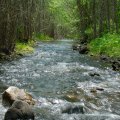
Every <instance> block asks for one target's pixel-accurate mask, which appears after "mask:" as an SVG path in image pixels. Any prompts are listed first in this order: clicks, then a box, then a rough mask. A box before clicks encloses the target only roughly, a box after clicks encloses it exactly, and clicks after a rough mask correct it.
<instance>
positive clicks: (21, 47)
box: [15, 40, 35, 55]
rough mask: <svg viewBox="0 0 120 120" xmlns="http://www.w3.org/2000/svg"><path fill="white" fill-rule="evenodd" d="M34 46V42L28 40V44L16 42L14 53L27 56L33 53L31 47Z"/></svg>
mask: <svg viewBox="0 0 120 120" xmlns="http://www.w3.org/2000/svg"><path fill="white" fill-rule="evenodd" d="M34 45H35V41H33V40H29V42H28V43H23V42H18V41H17V42H16V47H15V52H16V54H22V55H24V54H28V53H32V52H33V51H34V48H33V46H34Z"/></svg>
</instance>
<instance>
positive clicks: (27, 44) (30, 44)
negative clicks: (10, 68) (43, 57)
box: [0, 34, 53, 61]
mask: <svg viewBox="0 0 120 120" xmlns="http://www.w3.org/2000/svg"><path fill="white" fill-rule="evenodd" d="M51 41H53V38H51V37H49V36H48V35H45V34H35V35H34V36H33V39H32V40H28V41H24V40H22V41H20V40H17V41H16V44H15V49H14V51H13V52H12V53H10V54H6V53H0V61H4V60H12V59H16V58H20V57H22V56H25V55H27V54H31V53H33V52H34V47H35V46H36V44H37V43H38V42H51Z"/></svg>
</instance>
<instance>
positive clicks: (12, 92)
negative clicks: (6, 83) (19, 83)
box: [2, 86, 35, 107]
mask: <svg viewBox="0 0 120 120" xmlns="http://www.w3.org/2000/svg"><path fill="white" fill-rule="evenodd" d="M16 100H22V101H25V102H27V103H28V104H30V105H34V104H35V100H34V99H33V97H32V96H31V95H30V94H29V93H27V92H26V91H25V90H24V89H19V88H17V87H14V86H10V87H9V88H8V89H6V90H5V91H4V92H3V94H2V104H3V106H5V107H10V106H11V105H12V104H13V102H14V101H16Z"/></svg>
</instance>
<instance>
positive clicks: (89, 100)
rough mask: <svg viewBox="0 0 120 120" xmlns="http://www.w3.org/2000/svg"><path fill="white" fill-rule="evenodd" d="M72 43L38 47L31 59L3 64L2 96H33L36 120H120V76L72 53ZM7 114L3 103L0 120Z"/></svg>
mask: <svg viewBox="0 0 120 120" xmlns="http://www.w3.org/2000/svg"><path fill="white" fill-rule="evenodd" d="M72 42H73V41H72V40H60V41H56V42H53V43H39V44H38V45H37V47H36V49H35V52H34V53H33V54H32V55H28V56H25V57H23V58H21V59H17V60H14V61H9V62H4V63H0V92H1V93H2V92H3V91H4V90H5V88H6V85H7V86H17V87H19V88H22V89H26V90H27V91H28V92H30V93H31V94H32V95H33V97H34V98H35V99H36V100H37V104H36V105H35V106H34V108H33V109H34V111H35V116H36V120H120V73H118V72H115V71H112V69H111V68H110V67H109V65H107V64H106V63H103V62H101V61H99V60H97V59H95V58H91V57H89V56H87V55H80V54H79V53H78V52H76V51H73V50H72ZM0 101H1V96H0ZM5 111H6V109H5V108H4V107H3V106H2V104H1V102H0V120H2V119H3V116H4V114H5Z"/></svg>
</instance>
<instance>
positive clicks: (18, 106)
mask: <svg viewBox="0 0 120 120" xmlns="http://www.w3.org/2000/svg"><path fill="white" fill-rule="evenodd" d="M18 119H20V120H21V119H22V120H23V119H24V120H28V119H30V120H34V119H35V117H34V112H33V111H32V108H31V106H30V105H29V104H28V103H27V102H24V101H20V100H18V101H15V102H14V103H13V104H12V106H11V107H10V108H9V109H8V110H7V112H6V113H5V117H4V120H18Z"/></svg>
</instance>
